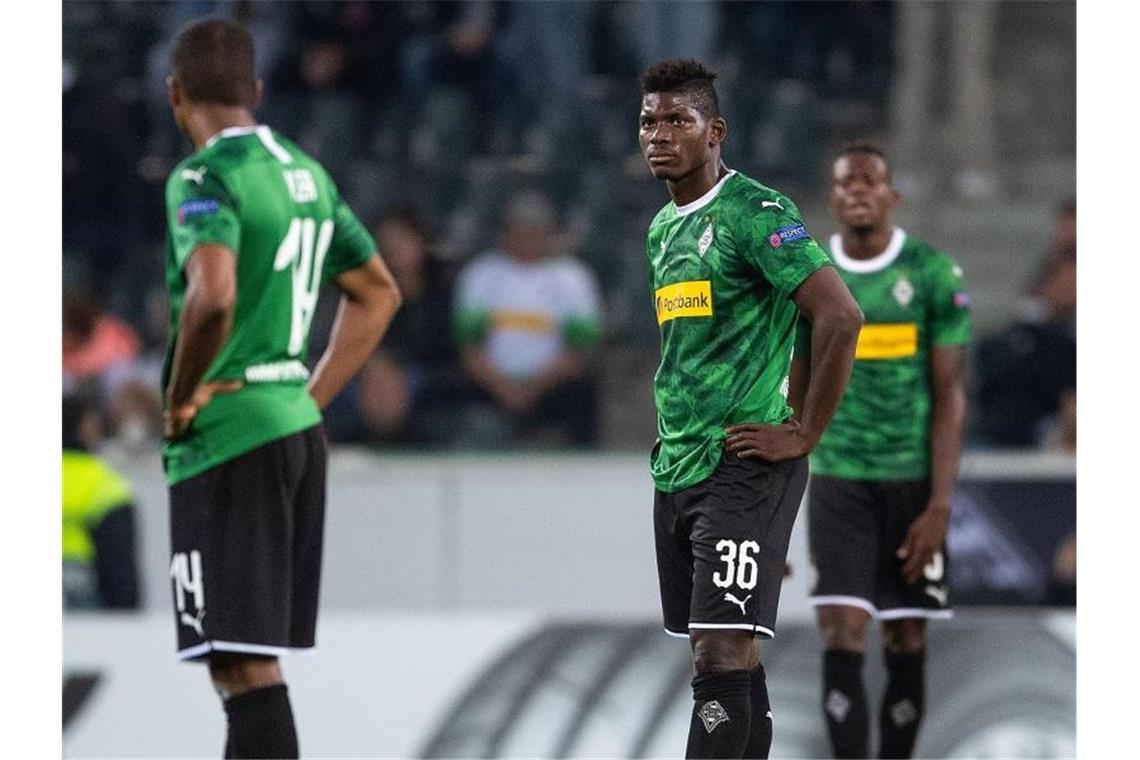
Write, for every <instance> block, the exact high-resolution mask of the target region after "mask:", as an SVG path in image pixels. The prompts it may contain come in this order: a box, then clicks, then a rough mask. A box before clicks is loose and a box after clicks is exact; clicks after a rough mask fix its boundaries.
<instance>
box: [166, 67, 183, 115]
mask: <svg viewBox="0 0 1140 760" xmlns="http://www.w3.org/2000/svg"><path fill="white" fill-rule="evenodd" d="M166 97H167V99H168V100H169V101H170V105H171V106H172V107H174V108H177V107H178V106H179V105H181V103H182V85H181V84H180V83H179V81H178V80H177V79H175V78H174V76H173V75H171V76H168V77H167V78H166Z"/></svg>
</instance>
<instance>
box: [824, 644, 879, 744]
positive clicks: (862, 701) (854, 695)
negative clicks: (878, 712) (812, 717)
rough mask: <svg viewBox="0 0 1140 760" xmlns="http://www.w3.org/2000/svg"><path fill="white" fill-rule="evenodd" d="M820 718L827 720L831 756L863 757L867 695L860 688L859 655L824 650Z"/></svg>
mask: <svg viewBox="0 0 1140 760" xmlns="http://www.w3.org/2000/svg"><path fill="white" fill-rule="evenodd" d="M823 715H824V718H826V719H827V733H828V736H829V737H830V738H831V753H832V755H833V756H834V757H839V758H850V757H858V758H866V757H867V733H868V725H867V694H866V691H865V690H864V688H863V653H862V652H849V651H847V650H844V649H828V650H826V651H824V653H823Z"/></svg>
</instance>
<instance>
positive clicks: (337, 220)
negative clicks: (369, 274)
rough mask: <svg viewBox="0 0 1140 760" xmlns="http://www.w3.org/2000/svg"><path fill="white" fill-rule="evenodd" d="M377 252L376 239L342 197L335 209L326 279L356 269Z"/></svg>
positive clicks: (326, 263) (326, 261)
mask: <svg viewBox="0 0 1140 760" xmlns="http://www.w3.org/2000/svg"><path fill="white" fill-rule="evenodd" d="M374 253H376V241H375V240H373V239H372V235H370V234H369V232H368V230H367V229H366V228H365V227H364V225H363V224H361V223H360V220H359V219H357V218H356V214H354V213H352V209H350V208H349V207H348V204H347V203H345V202H344V201H343V200H342V199H341V198H339V197H338V198H337V200H336V207H335V208H334V209H333V237H332V242H331V243H330V244H329V252H328V256H327V258H326V259H325V272H324V277H325V280H326V281H329V280H332V279H335V278H336V277H337V276H338V275H340V274H342V273H343V272H347V271H348V270H350V269H356V268H357V267H359V266H362V265H363V264H364V262H366V261H368V259H370V258H372V254H374Z"/></svg>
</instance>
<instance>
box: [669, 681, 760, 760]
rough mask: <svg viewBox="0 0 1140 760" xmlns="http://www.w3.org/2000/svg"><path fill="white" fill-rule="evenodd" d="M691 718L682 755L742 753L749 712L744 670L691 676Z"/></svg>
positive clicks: (748, 683)
mask: <svg viewBox="0 0 1140 760" xmlns="http://www.w3.org/2000/svg"><path fill="white" fill-rule="evenodd" d="M693 700H694V701H693V720H692V723H690V724H689V745H688V747H686V748H685V757H731V758H736V757H743V756H744V745H745V744H746V743H747V742H748V730H749V727H750V724H751V716H752V678H751V676H750V675H749V672H748V671H747V670H730V671H728V672H727V673H712V674H710V675H705V676H697V677H696V678H694V679H693Z"/></svg>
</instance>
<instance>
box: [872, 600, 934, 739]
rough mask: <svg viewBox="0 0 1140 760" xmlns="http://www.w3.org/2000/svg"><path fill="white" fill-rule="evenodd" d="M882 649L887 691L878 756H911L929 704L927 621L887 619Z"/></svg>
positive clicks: (880, 724) (880, 716) (880, 725)
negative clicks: (927, 694) (927, 698)
mask: <svg viewBox="0 0 1140 760" xmlns="http://www.w3.org/2000/svg"><path fill="white" fill-rule="evenodd" d="M883 648H884V649H885V650H886V651H885V652H884V660H885V662H886V665H887V690H886V692H885V693H884V694H883V704H882V708H881V711H880V713H879V728H880V736H881V739H880V748H879V757H881V758H900V757H910V756H911V755H912V754H913V752H914V745H915V742H916V741H917V739H918V729H919V727H920V726H921V724H922V714H923V709H924V707H925V703H926V693H925V692H926V621H925V620H923V619H921V618H906V619H902V620H888V621H885V622H884V623H883Z"/></svg>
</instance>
